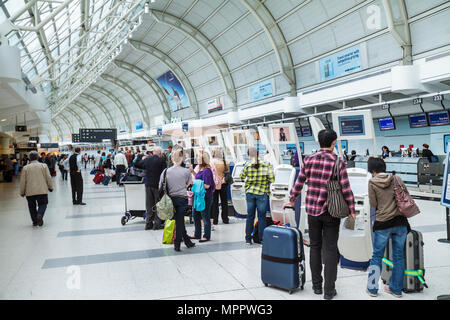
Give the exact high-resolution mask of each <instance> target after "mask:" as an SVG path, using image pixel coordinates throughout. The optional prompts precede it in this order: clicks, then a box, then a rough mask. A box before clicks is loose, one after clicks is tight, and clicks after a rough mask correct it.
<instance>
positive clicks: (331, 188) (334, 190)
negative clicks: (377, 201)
mask: <svg viewBox="0 0 450 320" xmlns="http://www.w3.org/2000/svg"><path fill="white" fill-rule="evenodd" d="M327 188H328V199H327V205H328V212H329V213H330V215H331V216H332V217H334V218H345V217H347V216H348V215H349V213H350V209H349V208H348V204H347V201H345V199H344V195H343V194H342V188H341V184H340V183H339V156H338V157H337V158H336V161H335V163H334V166H333V171H332V173H331V178H330V181H328V183H327Z"/></svg>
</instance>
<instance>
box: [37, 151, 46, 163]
mask: <svg viewBox="0 0 450 320" xmlns="http://www.w3.org/2000/svg"><path fill="white" fill-rule="evenodd" d="M38 162H40V163H45V152H41V156H40V157H39V159H38Z"/></svg>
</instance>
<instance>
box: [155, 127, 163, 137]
mask: <svg viewBox="0 0 450 320" xmlns="http://www.w3.org/2000/svg"><path fill="white" fill-rule="evenodd" d="M156 135H157V136H158V137H162V135H163V132H162V128H157V129H156Z"/></svg>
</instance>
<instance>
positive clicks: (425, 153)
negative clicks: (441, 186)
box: [422, 149, 434, 162]
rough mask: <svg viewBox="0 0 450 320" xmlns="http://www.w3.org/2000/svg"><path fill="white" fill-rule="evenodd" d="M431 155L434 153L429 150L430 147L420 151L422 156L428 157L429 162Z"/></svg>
mask: <svg viewBox="0 0 450 320" xmlns="http://www.w3.org/2000/svg"><path fill="white" fill-rule="evenodd" d="M433 155H434V154H433V152H431V150H430V149H423V151H422V157H424V158H428V161H430V162H431V157H432V156H433Z"/></svg>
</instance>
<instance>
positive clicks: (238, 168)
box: [233, 166, 244, 178]
mask: <svg viewBox="0 0 450 320" xmlns="http://www.w3.org/2000/svg"><path fill="white" fill-rule="evenodd" d="M242 171H244V166H236V167H234V169H233V177H236V178H239V177H240V176H241V173H242Z"/></svg>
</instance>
